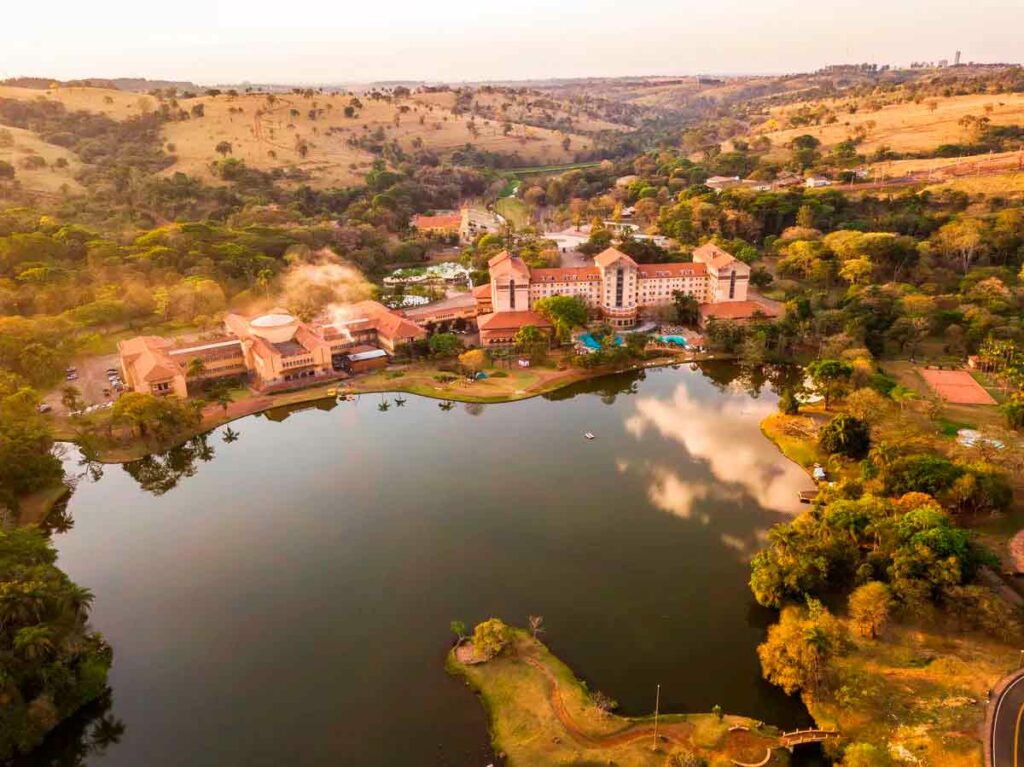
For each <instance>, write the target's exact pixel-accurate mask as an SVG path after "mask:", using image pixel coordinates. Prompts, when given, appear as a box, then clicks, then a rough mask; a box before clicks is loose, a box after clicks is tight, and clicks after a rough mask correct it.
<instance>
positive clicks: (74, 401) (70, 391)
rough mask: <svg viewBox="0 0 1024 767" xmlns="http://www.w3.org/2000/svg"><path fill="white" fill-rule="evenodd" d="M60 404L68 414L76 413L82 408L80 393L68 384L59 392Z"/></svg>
mask: <svg viewBox="0 0 1024 767" xmlns="http://www.w3.org/2000/svg"><path fill="white" fill-rule="evenodd" d="M60 404H62V405H63V406H64V410H66V411H67V412H68V413H77V412H78V411H79V410H81V409H82V407H83V402H82V393H81V392H80V391H79V390H78V388H77V387H75V386H72V385H71V384H68V385H66V386H62V387H61V390H60Z"/></svg>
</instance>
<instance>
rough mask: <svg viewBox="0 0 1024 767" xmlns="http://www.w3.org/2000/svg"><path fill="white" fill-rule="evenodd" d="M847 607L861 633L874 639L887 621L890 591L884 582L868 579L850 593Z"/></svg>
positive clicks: (890, 604)
mask: <svg viewBox="0 0 1024 767" xmlns="http://www.w3.org/2000/svg"><path fill="white" fill-rule="evenodd" d="M849 608H850V618H851V619H852V620H853V622H854V623H855V624H856V625H857V627H858V628H859V629H860V632H861V634H863V635H864V636H866V637H870V638H871V639H875V638H876V637H877V636H879V635H880V634H881V633H882V630H883V629H884V628H885V624H886V623H888V622H889V611H890V609H891V608H892V593H891V592H890V591H889V587H888V586H886V585H885V584H884V583H881V582H880V581H870V582H869V583H865V584H864V585H863V586H858V587H857V589H855V590H854V592H853V593H852V594H850V600H849Z"/></svg>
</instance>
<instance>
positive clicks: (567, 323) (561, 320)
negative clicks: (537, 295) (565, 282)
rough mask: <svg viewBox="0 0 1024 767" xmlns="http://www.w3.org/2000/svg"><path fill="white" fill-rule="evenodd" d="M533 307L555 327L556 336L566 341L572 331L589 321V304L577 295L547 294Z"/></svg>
mask: <svg viewBox="0 0 1024 767" xmlns="http://www.w3.org/2000/svg"><path fill="white" fill-rule="evenodd" d="M533 309H534V311H536V312H537V313H539V314H540V315H541V316H543V317H544V318H546V319H547V320H548V321H549V322H550V323H551V324H552V326H554V329H555V337H556V338H557V339H558V340H559V341H560V342H562V343H566V342H567V341H568V340H569V339H570V338H571V337H572V332H573V331H574V330H575V329H576V328H579V327H582V326H584V325H585V324H586V323H587V318H588V316H589V315H588V312H587V305H586V304H585V303H583V301H582V300H581V299H580V298H578V297H577V296H547V297H546V298H542V299H540V300H539V301H536V302H534V304H533Z"/></svg>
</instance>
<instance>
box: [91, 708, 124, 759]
mask: <svg viewBox="0 0 1024 767" xmlns="http://www.w3.org/2000/svg"><path fill="white" fill-rule="evenodd" d="M125 729H127V728H126V727H125V724H124V722H122V721H121V720H120V719H118V718H117V717H113V716H103V717H100V720H99V721H98V722H96V724H95V725H94V726H93V728H92V732H91V733H90V735H89V741H90V745H91V746H92V747H93V748H95V749H96V750H97V751H99V752H103V751H105V750H106V749H107V748H109V747H110V746H113V745H116V744H118V743H120V742H121V737H122V736H123V735H124V731H125Z"/></svg>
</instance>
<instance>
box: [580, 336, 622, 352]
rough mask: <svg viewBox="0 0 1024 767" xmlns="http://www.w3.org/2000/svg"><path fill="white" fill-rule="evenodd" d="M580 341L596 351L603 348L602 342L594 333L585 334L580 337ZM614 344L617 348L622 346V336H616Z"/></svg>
mask: <svg viewBox="0 0 1024 767" xmlns="http://www.w3.org/2000/svg"><path fill="white" fill-rule="evenodd" d="M579 341H580V343H581V344H583V345H584V346H586V347H587V348H588V349H593V350H595V351H596V350H597V349H600V348H601V342H600V341H598V340H597V339H596V338H594V336H593V334H592V333H584V334H583V335H581V336H580V337H579ZM613 343H614V344H615V345H616V346H622V336H615V341H614V342H613Z"/></svg>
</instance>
